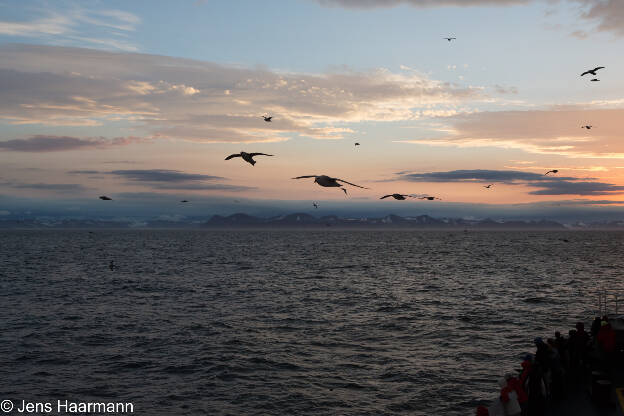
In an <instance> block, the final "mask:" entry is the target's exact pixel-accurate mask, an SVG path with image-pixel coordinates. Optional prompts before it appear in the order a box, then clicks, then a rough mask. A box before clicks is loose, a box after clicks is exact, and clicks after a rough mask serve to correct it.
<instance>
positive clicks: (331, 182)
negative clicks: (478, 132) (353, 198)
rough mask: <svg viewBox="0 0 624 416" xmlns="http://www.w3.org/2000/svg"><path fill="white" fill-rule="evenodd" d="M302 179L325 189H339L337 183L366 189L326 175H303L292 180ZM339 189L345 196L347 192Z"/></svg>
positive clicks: (339, 185)
mask: <svg viewBox="0 0 624 416" xmlns="http://www.w3.org/2000/svg"><path fill="white" fill-rule="evenodd" d="M303 178H314V182H316V183H318V184H319V185H320V186H324V187H327V188H336V187H341V186H342V185H341V184H339V183H338V182H344V183H347V184H349V185H351V186H355V187H357V188H362V189H368V188H365V187H363V186H360V185H356V184H354V183H351V182H347V181H345V180H344V179H338V178H332V177H329V176H327V175H305V176H297V177H296V178H292V179H303ZM340 189H342V191H343V192H344V193H345V195H347V190H346V189H345V188H340Z"/></svg>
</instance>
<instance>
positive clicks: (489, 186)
mask: <svg viewBox="0 0 624 416" xmlns="http://www.w3.org/2000/svg"><path fill="white" fill-rule="evenodd" d="M492 185H494V184H493V183H491V184H489V185H487V186H485V185H483V187H484V188H487V189H490V188H491V187H492Z"/></svg>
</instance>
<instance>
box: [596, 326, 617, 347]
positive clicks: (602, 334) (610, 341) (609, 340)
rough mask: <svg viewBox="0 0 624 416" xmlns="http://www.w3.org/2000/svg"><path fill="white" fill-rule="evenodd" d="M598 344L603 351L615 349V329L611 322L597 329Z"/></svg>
mask: <svg viewBox="0 0 624 416" xmlns="http://www.w3.org/2000/svg"><path fill="white" fill-rule="evenodd" d="M598 344H599V345H600V346H601V347H602V349H603V350H604V351H605V352H614V351H615V331H614V330H613V328H611V324H606V325H605V326H603V327H602V328H600V331H598Z"/></svg>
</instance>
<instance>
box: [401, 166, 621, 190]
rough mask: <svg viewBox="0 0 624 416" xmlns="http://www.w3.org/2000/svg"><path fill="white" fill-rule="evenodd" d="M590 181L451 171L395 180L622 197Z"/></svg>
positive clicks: (529, 174) (605, 185) (517, 173)
mask: <svg viewBox="0 0 624 416" xmlns="http://www.w3.org/2000/svg"><path fill="white" fill-rule="evenodd" d="M592 179H593V178H576V177H570V176H557V177H555V176H546V175H544V174H540V173H534V172H522V171H513V170H483V169H475V170H454V171H446V172H427V173H402V174H400V175H397V180H405V181H410V182H443V183H454V182H455V183H457V182H460V183H461V182H468V183H470V182H473V183H474V182H477V183H502V184H506V185H524V186H527V187H531V188H538V189H536V190H533V191H530V192H529V194H531V195H587V196H591V195H618V194H624V186H619V185H614V184H610V183H604V182H594V181H592Z"/></svg>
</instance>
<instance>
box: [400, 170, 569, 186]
mask: <svg viewBox="0 0 624 416" xmlns="http://www.w3.org/2000/svg"><path fill="white" fill-rule="evenodd" d="M400 176H401V179H403V180H407V181H412V182H482V183H486V182H500V183H506V184H513V183H515V182H517V181H524V182H527V181H528V182H543V181H552V180H553V179H552V177H551V176H545V175H544V174H540V173H533V172H522V171H514V170H485V169H474V170H452V171H448V172H429V173H403V174H401V175H400ZM575 179H576V178H573V177H557V179H556V180H558V181H560V180H575Z"/></svg>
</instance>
